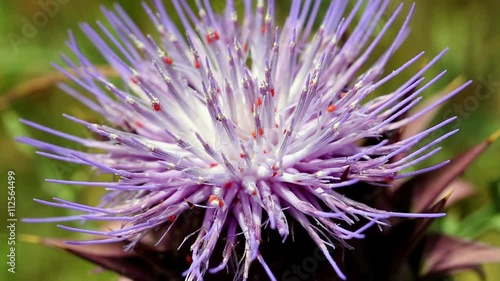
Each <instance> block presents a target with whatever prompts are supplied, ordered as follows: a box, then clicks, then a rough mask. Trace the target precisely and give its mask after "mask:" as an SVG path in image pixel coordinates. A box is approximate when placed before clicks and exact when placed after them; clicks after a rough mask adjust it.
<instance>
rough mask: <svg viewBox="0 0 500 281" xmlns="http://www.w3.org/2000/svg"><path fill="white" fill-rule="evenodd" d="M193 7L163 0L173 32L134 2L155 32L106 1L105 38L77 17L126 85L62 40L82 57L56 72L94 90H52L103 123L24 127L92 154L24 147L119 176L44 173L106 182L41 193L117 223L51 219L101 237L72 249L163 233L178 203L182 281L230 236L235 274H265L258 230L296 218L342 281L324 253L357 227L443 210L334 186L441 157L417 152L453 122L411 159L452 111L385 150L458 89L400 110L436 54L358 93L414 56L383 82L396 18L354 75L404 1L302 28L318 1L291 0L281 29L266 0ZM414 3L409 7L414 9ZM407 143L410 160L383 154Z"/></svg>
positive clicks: (379, 177)
mask: <svg viewBox="0 0 500 281" xmlns="http://www.w3.org/2000/svg"><path fill="white" fill-rule="evenodd" d="M196 2H197V6H198V11H199V12H198V15H196V14H195V13H194V12H193V10H192V9H191V8H190V7H189V6H188V5H187V4H186V3H185V2H184V1H178V0H175V1H172V5H173V9H175V12H172V14H173V13H176V14H178V16H179V19H180V21H181V23H182V28H183V30H180V29H178V28H177V27H176V26H175V24H174V22H173V21H172V20H171V19H170V18H169V16H168V15H167V13H166V10H165V8H164V7H163V4H162V3H161V1H159V0H157V1H156V5H157V7H158V10H157V13H155V12H153V10H151V9H150V8H149V7H148V6H147V5H146V4H145V5H144V6H145V9H146V12H147V13H148V14H149V16H150V17H151V19H152V21H153V23H154V25H155V26H156V27H157V30H158V32H159V37H158V38H155V39H153V37H152V36H149V35H144V34H143V33H142V32H141V31H140V30H139V29H138V28H137V26H136V25H135V24H134V23H133V22H132V20H130V19H129V17H128V16H127V15H126V14H125V12H124V11H123V10H122V9H121V8H120V7H118V6H117V7H116V12H112V11H109V10H107V9H104V13H105V15H106V17H107V18H108V20H109V24H110V25H111V27H112V29H113V31H114V32H115V33H116V34H118V36H117V37H115V36H113V35H112V31H110V30H109V29H108V28H107V27H106V26H105V25H104V24H101V23H100V22H99V23H98V26H99V27H100V29H101V31H102V34H104V36H101V35H99V34H98V33H97V32H96V31H95V30H94V29H93V28H91V27H90V26H89V25H87V24H84V25H82V29H83V31H84V32H85V33H86V34H87V36H88V37H89V38H90V39H91V40H92V42H93V43H94V44H95V46H96V47H97V48H98V49H99V51H100V52H101V53H102V54H103V56H104V57H105V59H106V60H107V61H108V63H109V64H110V65H111V66H112V67H113V68H114V69H115V70H116V71H117V73H118V74H119V75H120V77H122V78H123V80H124V81H125V86H124V87H122V88H123V89H121V88H120V86H118V85H115V84H112V83H111V82H110V81H109V80H108V79H106V78H105V77H104V76H103V75H102V74H100V72H99V71H98V70H97V69H96V68H95V67H94V66H93V65H92V64H91V63H90V62H89V61H88V60H87V59H86V58H85V56H84V55H83V54H82V52H81V51H80V49H79V47H78V45H77V43H76V41H75V40H74V38H73V37H72V36H71V40H70V41H69V43H68V45H69V47H70V48H71V49H72V50H73V51H74V53H75V54H76V57H77V59H78V63H74V62H72V61H71V60H70V59H69V58H67V57H63V59H64V60H65V62H66V63H67V64H68V65H69V66H70V67H71V68H72V69H73V70H74V73H71V72H69V71H66V70H65V69H63V68H62V67H59V66H57V68H58V69H60V70H61V71H62V72H63V73H65V74H66V75H67V76H68V77H70V78H71V79H72V80H73V81H75V82H76V84H78V85H79V86H80V87H82V88H83V89H84V90H86V91H87V92H89V93H91V94H92V95H93V98H88V97H86V96H84V95H82V94H80V93H79V92H78V91H77V90H75V89H73V88H72V87H71V86H69V85H66V84H64V85H62V86H61V87H62V88H63V89H64V90H65V91H66V92H68V93H69V94H70V95H72V96H74V97H76V98H77V99H79V100H80V101H82V102H83V103H84V104H86V105H87V106H88V107H89V108H91V109H93V110H94V111H96V112H97V113H99V114H101V115H103V116H104V117H105V118H106V119H107V120H108V121H109V123H111V124H112V125H111V126H106V125H97V124H91V123H88V122H86V121H83V120H80V119H77V118H75V117H70V116H67V117H68V118H70V119H71V120H73V121H75V122H78V123H81V124H83V125H85V126H87V127H88V128H89V129H90V130H91V131H92V132H94V133H97V134H99V135H101V136H104V137H105V140H92V139H82V138H78V137H74V136H69V135H67V134H64V133H61V132H57V131H55V130H52V129H49V128H46V127H43V126H41V125H38V124H35V123H32V122H29V121H24V122H25V123H26V124H28V125H31V126H33V127H36V128H39V129H41V130H44V131H47V132H50V133H53V134H55V135H58V136H61V137H64V138H67V139H70V140H73V141H76V142H78V143H81V144H83V145H85V146H87V147H91V148H97V149H98V151H104V153H84V152H80V151H76V150H71V149H67V148H62V147H58V146H55V145H50V144H46V143H43V142H40V141H36V140H31V139H27V138H26V139H22V140H21V141H23V140H24V141H25V142H27V143H29V144H31V145H34V146H36V147H39V148H41V149H43V150H46V151H48V152H41V154H43V155H45V156H48V157H52V158H56V159H59V160H65V161H70V162H74V163H80V164H86V165H91V166H93V167H95V168H97V169H98V170H100V171H103V172H109V173H112V174H115V175H118V176H120V180H119V181H118V182H73V181H65V180H51V181H52V182H57V183H63V184H80V185H96V186H105V187H106V188H108V189H109V193H108V195H106V196H105V197H104V198H103V201H102V204H101V205H100V206H98V207H90V206H86V205H83V204H78V203H73V202H69V201H65V200H62V199H56V201H57V202H55V203H54V202H47V201H42V200H38V201H39V202H42V203H45V204H49V205H51V206H56V207H62V208H69V209H74V210H78V211H81V212H84V213H85V214H84V215H79V216H74V217H69V218H61V219H59V220H60V221H67V220H92V219H95V220H114V221H119V222H125V223H124V224H123V225H122V226H121V227H120V228H118V229H113V230H110V231H92V230H85V229H80V228H72V227H67V226H62V227H63V228H65V229H68V230H73V231H79V232H85V233H90V234H98V235H103V236H106V237H108V238H107V239H104V240H99V241H95V240H92V241H87V242H78V243H79V244H85V243H106V242H114V241H124V240H125V241H130V242H131V244H130V247H133V246H134V245H135V244H136V243H139V242H140V240H141V239H142V238H143V237H144V235H146V234H147V233H148V232H149V231H152V230H157V229H162V228H164V229H165V231H166V232H167V231H168V230H169V229H170V227H172V226H174V227H175V222H176V221H177V218H178V217H179V216H180V215H182V214H183V213H184V212H186V211H189V210H190V209H191V208H193V206H195V207H197V208H198V207H201V208H205V209H206V212H205V215H204V219H203V222H202V225H201V228H200V229H199V231H197V234H196V235H197V238H196V240H195V242H194V244H192V245H191V248H190V249H191V252H192V263H191V264H190V267H189V268H188V269H187V270H186V272H185V276H186V280H202V279H203V275H204V274H205V273H206V271H209V272H211V273H215V272H218V271H221V270H223V269H225V268H226V267H227V263H228V262H229V261H230V258H231V256H232V255H233V249H234V248H235V245H236V242H237V240H238V239H240V237H242V239H243V240H244V241H245V246H244V249H245V250H244V253H243V254H242V255H241V260H240V263H239V264H240V266H241V267H240V268H239V270H238V272H241V275H242V276H241V278H242V279H243V280H246V279H247V278H248V276H249V269H250V265H251V263H252V262H253V261H254V260H258V261H259V262H260V263H261V264H262V266H263V267H264V268H265V270H266V271H267V272H268V274H269V277H270V278H271V279H272V280H276V278H275V277H274V275H273V273H272V272H271V269H270V268H269V267H268V266H267V265H266V263H265V261H264V258H263V257H262V256H261V254H260V251H259V247H260V245H261V243H262V237H261V231H262V229H263V228H267V227H268V228H271V229H276V230H277V231H278V232H279V234H280V235H281V236H282V238H283V241H285V240H286V239H287V236H288V235H289V234H290V230H289V227H288V221H287V217H288V218H293V219H294V220H296V221H297V222H298V223H299V224H300V225H301V226H303V227H304V229H305V230H306V231H307V232H308V233H309V234H310V236H311V238H312V239H313V240H314V242H315V243H316V244H317V246H318V247H319V249H320V250H321V252H322V253H323V254H324V255H325V256H326V257H327V259H328V261H329V262H330V263H331V265H332V266H333V268H334V269H335V270H336V272H337V274H338V275H339V277H341V278H345V276H344V275H343V273H342V272H341V270H340V269H339V267H338V266H337V264H336V262H335V261H334V260H333V258H332V257H331V254H330V250H331V248H334V246H335V243H341V244H344V245H346V244H345V242H344V241H345V240H348V239H351V238H362V237H363V236H364V235H363V231H365V230H366V229H367V228H369V227H371V226H373V225H386V224H387V219H388V218H390V217H393V216H403V217H432V216H439V215H440V214H402V213H395V212H386V211H380V210H376V209H373V208H370V207H368V206H366V205H364V204H361V203H358V202H355V201H353V200H350V199H348V198H346V197H345V196H343V195H342V194H341V193H339V192H337V191H336V190H335V189H336V188H339V187H347V186H350V185H353V184H355V183H357V182H360V181H363V182H368V183H373V184H377V185H387V184H388V183H390V182H391V181H393V180H394V179H398V178H403V177H407V176H412V175H415V174H418V173H422V172H425V171H428V170H430V169H434V168H436V167H440V166H442V165H444V164H445V163H440V164H438V165H436V166H433V167H429V168H426V169H422V170H419V171H415V172H411V173H407V174H403V173H401V172H402V171H403V170H405V169H406V168H408V167H410V166H413V165H414V164H416V163H418V162H420V161H422V160H424V159H426V158H428V157H430V156H432V155H434V154H435V153H436V152H437V151H438V150H439V149H434V150H431V151H428V149H429V148H430V147H431V146H432V145H434V144H436V143H438V142H440V141H441V140H442V139H444V138H446V137H448V136H449V135H451V134H453V133H454V131H452V132H450V133H447V134H445V135H443V136H441V137H440V138H437V139H436V140H433V141H432V142H431V143H430V144H429V145H426V146H425V147H424V148H422V149H419V150H417V151H415V152H412V153H409V151H410V149H411V148H412V147H413V146H414V145H415V144H417V143H419V142H420V141H421V140H422V139H424V138H425V137H426V136H428V135H429V134H430V133H431V132H433V131H435V130H436V129H439V128H441V127H442V126H444V125H446V124H448V123H449V122H451V121H452V118H451V119H448V120H445V121H444V122H442V123H440V124H438V125H436V126H434V127H433V128H431V129H428V130H426V131H424V132H422V133H420V134H416V135H414V136H412V137H410V138H407V139H405V140H400V141H397V142H394V143H391V142H389V141H388V140H387V139H385V138H384V137H383V134H384V133H386V132H392V131H394V130H398V129H400V128H402V127H404V126H405V125H407V124H409V123H410V122H412V121H413V120H415V119H417V118H419V117H420V116H422V115H423V114H425V112H427V111H428V110H430V109H432V108H434V107H436V106H438V105H439V104H441V103H442V102H443V101H445V100H446V99H448V98H449V97H450V96H452V95H454V94H455V93H457V92H458V91H460V90H461V89H462V88H463V87H460V88H458V89H457V90H455V91H453V92H452V93H450V94H449V95H447V96H446V97H444V98H443V99H441V100H439V101H437V102H436V103H434V104H433V105H432V106H430V107H428V108H426V109H424V110H423V111H421V112H419V113H417V114H414V115H411V116H409V115H407V114H406V113H407V112H408V110H409V109H411V108H412V107H413V106H414V105H415V104H416V103H418V102H419V101H420V99H421V98H420V94H421V93H422V91H424V90H425V89H426V88H427V87H429V86H430V85H432V84H433V83H434V82H435V81H437V80H438V79H439V78H441V77H442V76H443V75H444V72H442V73H440V74H439V75H437V76H436V77H434V78H433V79H431V80H430V81H429V82H428V83H427V84H423V81H424V78H423V77H422V75H423V73H424V72H425V71H427V70H428V69H429V68H430V67H431V66H432V65H433V64H434V63H435V62H436V61H437V60H438V59H439V58H440V57H441V56H442V55H443V54H444V52H443V53H441V54H439V55H438V56H437V57H436V58H434V59H432V60H431V61H430V62H429V63H428V64H427V65H425V66H424V67H423V68H422V69H421V70H419V71H418V72H417V73H416V74H415V75H414V76H412V77H411V78H410V79H409V80H408V81H406V82H405V83H403V84H402V85H401V86H400V87H399V88H397V89H395V90H393V91H392V92H390V93H388V94H385V95H381V96H379V97H377V98H373V99H371V100H369V99H366V97H367V96H368V95H369V94H371V93H372V92H373V91H375V90H376V89H377V88H379V87H380V86H381V85H383V84H385V83H386V82H387V81H389V80H390V79H392V78H394V77H395V76H397V75H398V74H399V73H400V72H402V71H403V70H404V69H406V68H407V67H408V66H410V65H411V64H413V63H415V62H416V61H417V60H418V59H419V58H420V57H422V55H423V53H421V54H418V55H417V56H415V57H414V58H412V59H411V60H410V61H408V62H407V63H405V64H404V65H403V66H401V67H400V68H398V69H395V70H394V71H392V72H390V73H389V74H386V75H385V76H383V73H384V67H385V65H386V62H387V61H388V59H389V58H390V57H391V55H392V54H393V53H394V52H395V50H396V49H397V48H398V47H399V46H400V45H401V44H402V42H403V40H404V39H405V37H406V36H407V34H408V29H407V24H408V21H409V18H410V16H408V18H407V19H406V21H405V22H404V23H403V25H402V27H401V28H400V29H399V32H398V33H397V35H396V36H395V38H394V41H393V43H392V44H391V45H390V46H389V47H388V48H387V49H386V51H385V52H383V54H382V55H381V56H380V57H378V58H377V59H376V60H375V63H373V64H372V65H371V66H370V67H369V68H368V69H367V70H365V71H364V72H363V73H361V71H360V70H361V68H362V67H365V68H366V63H367V60H368V59H369V57H370V55H371V53H372V51H373V50H374V48H375V47H376V46H377V45H378V43H379V42H380V40H381V39H382V37H383V36H384V34H385V33H386V31H387V30H388V28H389V27H390V26H391V25H392V24H393V22H394V21H395V20H396V17H397V16H398V14H399V13H400V11H401V9H402V6H398V7H397V8H396V9H395V10H394V13H393V14H391V16H390V17H388V18H387V20H386V21H385V22H384V23H383V24H382V23H381V22H382V18H383V15H384V14H385V13H386V11H387V7H388V5H389V2H390V1H389V0H384V1H382V0H371V1H368V2H367V3H364V2H365V1H358V2H357V3H356V4H355V5H354V7H353V9H352V11H351V12H350V13H349V14H347V15H346V16H345V17H344V11H345V9H346V7H347V4H348V1H347V0H345V1H333V2H332V3H331V4H329V5H328V6H327V9H326V10H325V11H326V12H325V13H324V16H323V20H322V21H321V23H320V25H319V27H318V28H317V30H316V32H313V26H314V24H315V23H317V22H319V21H318V20H317V15H318V12H319V11H320V10H321V9H322V7H324V5H323V4H321V1H305V2H302V1H293V2H292V4H291V10H290V13H289V15H288V18H287V19H286V21H285V23H284V25H283V27H282V28H279V27H277V25H276V23H275V18H274V13H275V10H274V9H275V7H274V3H273V2H274V1H267V3H266V4H265V3H264V1H263V0H259V1H257V5H256V7H254V6H253V3H252V2H253V1H250V0H246V1H244V2H243V5H244V16H243V17H242V19H239V18H238V16H237V12H236V9H235V6H234V3H233V1H231V0H228V1H227V6H226V9H225V10H224V12H223V13H222V14H217V13H215V12H214V11H213V10H212V7H211V6H210V5H209V4H208V1H205V2H204V4H202V3H201V1H196ZM363 3H364V4H363ZM363 9H364V11H363V12H362V13H359V11H360V10H363ZM412 11H413V7H412V9H411V11H410V15H411V13H412ZM357 14H359V15H360V16H359V19H357V20H356V15H357ZM354 23H356V24H354ZM351 26H353V27H352V28H351V29H350V31H349V33H350V34H349V36H346V35H347V33H348V28H349V27H351ZM376 31H377V32H376ZM341 38H346V39H344V40H341ZM368 138H379V139H380V142H378V143H377V144H372V145H366V146H365V145H363V144H362V142H361V141H362V140H365V139H368ZM403 152H404V153H407V154H406V156H404V157H403V158H401V159H399V160H397V161H390V160H391V159H392V158H393V157H394V156H396V155H400V154H401V153H403ZM117 198H119V199H117ZM285 214H287V216H286V215H285ZM57 220H58V219H57V218H51V219H39V220H37V221H57ZM355 224H356V225H358V224H359V225H358V227H356V230H354V231H352V230H348V229H347V228H346V227H345V225H355ZM165 225H166V226H167V227H166V228H165ZM343 225H344V227H343ZM349 229H352V228H349ZM223 237H224V239H223ZM332 240H337V242H333V241H332ZM217 243H225V247H224V250H223V253H222V254H223V259H222V263H221V264H220V265H218V266H217V267H215V268H209V261H210V258H211V255H212V252H213V250H214V248H215V246H216V244H217ZM346 246H347V245H346Z"/></svg>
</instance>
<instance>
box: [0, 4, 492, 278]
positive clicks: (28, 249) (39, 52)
mask: <svg viewBox="0 0 500 281" xmlns="http://www.w3.org/2000/svg"><path fill="white" fill-rule="evenodd" d="M39 2H42V3H43V2H47V0H42V1H39V0H23V1H15V0H3V1H0V34H1V36H0V134H1V136H0V147H1V149H2V151H1V159H2V161H1V163H0V174H1V176H0V179H2V180H3V181H4V183H2V185H1V186H2V187H4V191H0V193H3V195H0V206H2V207H1V208H2V210H0V221H1V223H0V225H1V226H2V228H0V244H1V246H0V249H1V251H0V264H1V266H0V270H1V271H0V280H50V281H59V280H61V281H62V280H64V281H66V280H68V281H78V280H88V279H89V278H92V280H117V277H116V276H115V275H113V274H111V273H96V272H95V270H94V267H93V266H92V265H90V264H88V263H86V262H84V261H82V260H80V259H78V258H75V257H73V256H71V255H69V254H66V253H63V252H59V251H57V250H54V249H49V248H46V247H44V246H39V245H35V244H29V243H26V242H22V241H21V236H22V235H38V236H49V237H65V238H68V237H72V238H75V237H76V236H75V235H74V234H73V233H69V232H66V231H62V230H60V229H58V228H57V227H56V226H55V225H54V224H36V225H35V224H23V223H21V222H18V223H17V238H18V242H17V266H16V269H17V272H16V274H15V275H12V274H10V273H8V272H7V271H6V270H5V266H6V264H5V260H6V257H5V256H6V254H7V251H6V240H5V238H6V236H5V234H4V233H5V227H4V223H5V221H6V207H4V206H6V199H7V198H6V197H7V189H6V184H7V171H8V170H13V171H15V173H16V186H17V189H16V192H17V218H22V217H44V216H58V215H65V214H67V213H66V212H65V211H64V210H58V209H54V208H50V207H47V206H43V205H38V204H36V203H34V202H33V200H32V198H34V197H36V198H42V199H46V200H50V198H52V197H55V196H57V197H62V198H65V199H69V200H76V201H79V202H90V201H96V200H97V198H98V197H99V196H100V194H102V190H99V189H85V188H81V187H78V186H71V187H64V186H61V185H55V184H51V183H47V182H45V181H44V179H45V178H64V179H73V180H78V179H79V180H84V179H88V174H89V173H88V172H89V171H88V170H87V169H84V168H81V167H78V166H76V165H70V164H64V163H61V162H58V161H55V160H49V159H45V158H43V157H41V156H37V155H35V153H34V152H35V150H34V149H33V148H30V147H28V146H26V145H20V144H18V143H16V142H14V141H13V137H16V136H21V135H22V136H31V137H34V138H38V139H41V140H44V141H49V142H53V143H55V144H61V145H63V146H67V147H76V146H74V145H72V144H70V143H68V142H65V141H62V140H61V139H57V138H54V137H52V136H49V135H47V134H43V133H41V132H39V131H36V130H31V129H29V128H27V127H25V126H22V125H20V123H19V122H18V119H19V118H20V117H22V118H25V119H28V120H34V121H37V122H40V123H41V124H44V125H47V126H49V127H53V128H56V129H59V130H62V131H65V132H69V133H72V134H76V135H79V136H88V132H87V131H86V130H84V129H83V128H81V127H78V126H75V125H74V123H71V122H70V121H68V120H66V119H64V118H62V117H61V114H62V113H68V114H70V115H74V116H78V117H84V118H87V119H89V118H94V117H93V116H91V115H89V114H90V113H89V112H88V111H89V110H87V109H86V108H85V107H84V106H82V105H81V104H79V103H77V102H75V101H74V100H72V98H70V97H69V96H68V95H66V94H64V93H63V92H61V91H60V90H58V89H57V88H56V87H54V81H57V80H58V79H60V76H58V75H57V74H54V73H55V72H54V70H53V68H52V67H51V66H50V62H52V61H55V62H60V59H59V57H58V55H59V53H60V52H66V51H67V48H66V45H65V40H66V39H67V37H68V34H67V30H68V29H72V30H74V31H75V34H76V37H77V38H78V40H79V43H80V44H81V47H82V49H84V50H86V51H85V53H86V54H87V55H88V57H89V58H90V59H91V60H92V61H94V62H96V64H103V60H102V58H100V57H99V56H98V54H97V52H96V51H95V50H94V49H93V48H92V47H91V44H90V43H89V42H88V41H87V40H86V39H85V38H84V36H83V35H82V33H81V32H80V31H79V29H78V24H79V23H81V22H90V23H92V24H94V22H95V20H96V19H100V20H104V19H103V16H102V14H101V12H100V10H99V6H100V5H105V6H107V7H111V5H112V4H113V3H115V2H118V3H120V4H121V5H122V6H123V7H124V8H125V10H126V11H127V12H128V13H129V14H130V15H131V17H132V18H133V19H134V20H135V21H136V23H137V24H138V25H139V26H141V27H144V28H145V29H146V30H151V24H150V22H149V19H148V18H147V17H146V16H145V13H144V11H143V9H142V7H141V4H140V2H139V1H98V0H87V1H77V0H59V2H60V3H61V4H58V6H57V10H54V11H55V12H53V13H51V14H50V15H48V16H46V18H47V20H46V22H43V15H40V13H44V10H43V9H42V7H41V6H40V4H39ZM236 2H238V1H236ZM277 2H279V4H278V5H283V6H284V7H283V8H281V7H280V9H277V10H278V14H279V16H280V17H281V18H283V17H284V16H285V15H286V11H287V6H288V5H289V3H288V2H289V1H277ZM327 2H329V1H327ZM405 2H408V3H411V2H410V1H405ZM63 3H64V4H63ZM416 3H417V9H416V14H415V16H414V18H413V21H412V33H411V35H410V37H409V38H408V40H407V41H406V43H405V44H404V45H403V46H402V48H401V49H400V50H399V51H398V52H397V53H396V54H395V55H394V58H393V59H392V60H391V61H390V65H389V67H388V69H389V70H390V69H393V68H395V67H397V66H398V65H400V64H402V63H404V62H405V61H406V60H408V59H409V58H411V57H412V56H413V55H415V54H417V53H418V52H420V51H422V50H425V51H426V52H427V58H428V59H430V58H432V56H434V55H435V54H437V53H438V52H439V51H441V50H442V49H443V48H445V47H448V46H449V47H450V48H451V50H450V51H449V53H448V54H447V55H446V56H445V58H444V59H442V60H441V61H440V62H439V63H438V65H437V66H436V67H434V68H433V69H432V70H431V71H429V75H428V77H430V76H431V75H435V74H437V73H438V72H440V71H441V70H443V69H448V71H449V72H448V74H447V75H446V76H445V78H444V79H442V81H441V82H440V83H438V84H436V85H435V86H434V87H432V88H431V89H430V90H428V91H427V92H426V95H427V97H429V96H432V93H433V92H436V91H438V90H440V89H442V88H443V87H445V86H446V85H447V84H448V83H450V82H451V81H452V80H453V79H454V78H456V77H457V76H462V77H463V78H464V79H472V80H474V81H475V82H474V84H473V85H472V86H469V87H468V88H467V89H466V90H465V91H463V92H462V93H461V94H459V95H458V96H456V97H455V98H453V99H452V100H451V101H450V102H449V103H448V104H447V105H446V107H445V108H443V109H442V111H441V113H440V114H438V116H437V119H436V120H435V122H436V121H438V120H442V119H443V118H445V117H447V116H449V115H451V113H452V114H454V115H458V116H459V120H458V121H457V122H456V123H455V124H454V125H452V126H449V129H450V130H451V129H452V127H460V129H461V131H460V132H459V133H458V134H457V135H455V136H454V137H453V138H451V139H449V140H448V141H446V142H445V143H444V144H443V146H444V149H443V151H442V152H441V153H440V154H439V156H437V157H436V158H434V160H433V161H434V162H437V161H438V160H442V159H445V158H450V157H452V156H453V155H456V154H458V153H460V152H462V151H464V150H465V149H466V148H467V147H469V146H471V145H473V144H475V143H478V142H480V141H481V140H483V139H485V138H487V137H488V136H489V135H490V134H492V133H493V132H495V131H496V130H497V129H499V128H500V113H499V112H500V51H499V50H500V34H499V33H498V32H499V31H498V26H500V17H499V16H498V11H499V10H500V2H499V1H497V0H482V1H472V0H440V1H436V0H420V1H419V0H416ZM217 5H221V6H220V7H222V6H223V5H222V4H219V3H217ZM408 6H409V5H406V6H405V11H407V10H408ZM173 14H175V13H173ZM34 17H35V18H36V17H39V18H38V20H39V21H40V22H39V23H40V27H37V28H36V29H35V31H32V33H30V34H29V36H24V35H23V26H24V25H25V20H28V21H30V22H33V18H34ZM402 19H404V16H402V17H401V20H402ZM35 20H37V19H35ZM42 23H43V24H42ZM395 32H396V30H393V31H392V33H389V34H388V38H387V39H390V37H391V35H394V33H395ZM16 36H18V37H16ZM389 43H390V40H385V41H383V42H382V43H381V46H380V49H383V48H384V47H386V46H388V44H389ZM40 77H42V78H40ZM32 79H36V80H32ZM27 81H31V82H30V83H26V82H27ZM399 81H401V80H399ZM394 83H396V84H397V83H398V80H397V79H396V81H394V82H393V84H392V85H396V84H394ZM477 95H481V96H482V97H486V98H485V99H483V100H479V99H477ZM499 158H500V142H497V143H495V144H494V145H492V147H491V148H490V149H489V150H488V152H487V153H485V154H484V155H482V156H481V157H480V158H479V159H478V160H477V161H476V162H475V163H474V164H473V165H472V167H471V168H470V169H469V170H468V171H467V172H466V173H465V174H464V178H465V179H466V180H467V181H469V182H472V183H473V184H474V185H475V186H476V187H477V194H476V195H475V196H474V197H473V198H471V199H468V200H466V201H464V202H461V203H460V204H458V205H457V206H456V207H454V208H452V209H451V210H450V211H449V214H448V216H447V217H446V218H443V219H440V220H439V221H438V222H437V223H436V225H435V226H434V227H435V228H436V229H441V230H442V231H445V232H448V233H450V234H454V235H458V236H463V237H470V238H474V239H478V240H481V241H484V242H487V243H490V244H493V245H497V246H500V213H499V210H500V206H499V205H500V198H499V196H498V194H499V193H500V184H499V181H500V161H499V160H500V159H499ZM2 235H3V236H2ZM486 276H487V280H489V281H494V280H500V269H499V267H498V265H487V266H486ZM456 278H457V280H479V279H477V277H476V276H475V275H473V274H471V273H461V274H459V275H457V277H456Z"/></svg>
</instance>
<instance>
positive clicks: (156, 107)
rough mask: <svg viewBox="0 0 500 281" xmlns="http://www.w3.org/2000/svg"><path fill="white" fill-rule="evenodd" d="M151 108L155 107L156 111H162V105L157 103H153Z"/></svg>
mask: <svg viewBox="0 0 500 281" xmlns="http://www.w3.org/2000/svg"><path fill="white" fill-rule="evenodd" d="M151 106H152V107H153V109H154V111H160V110H161V105H160V103H159V102H157V101H154V102H152V103H151Z"/></svg>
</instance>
